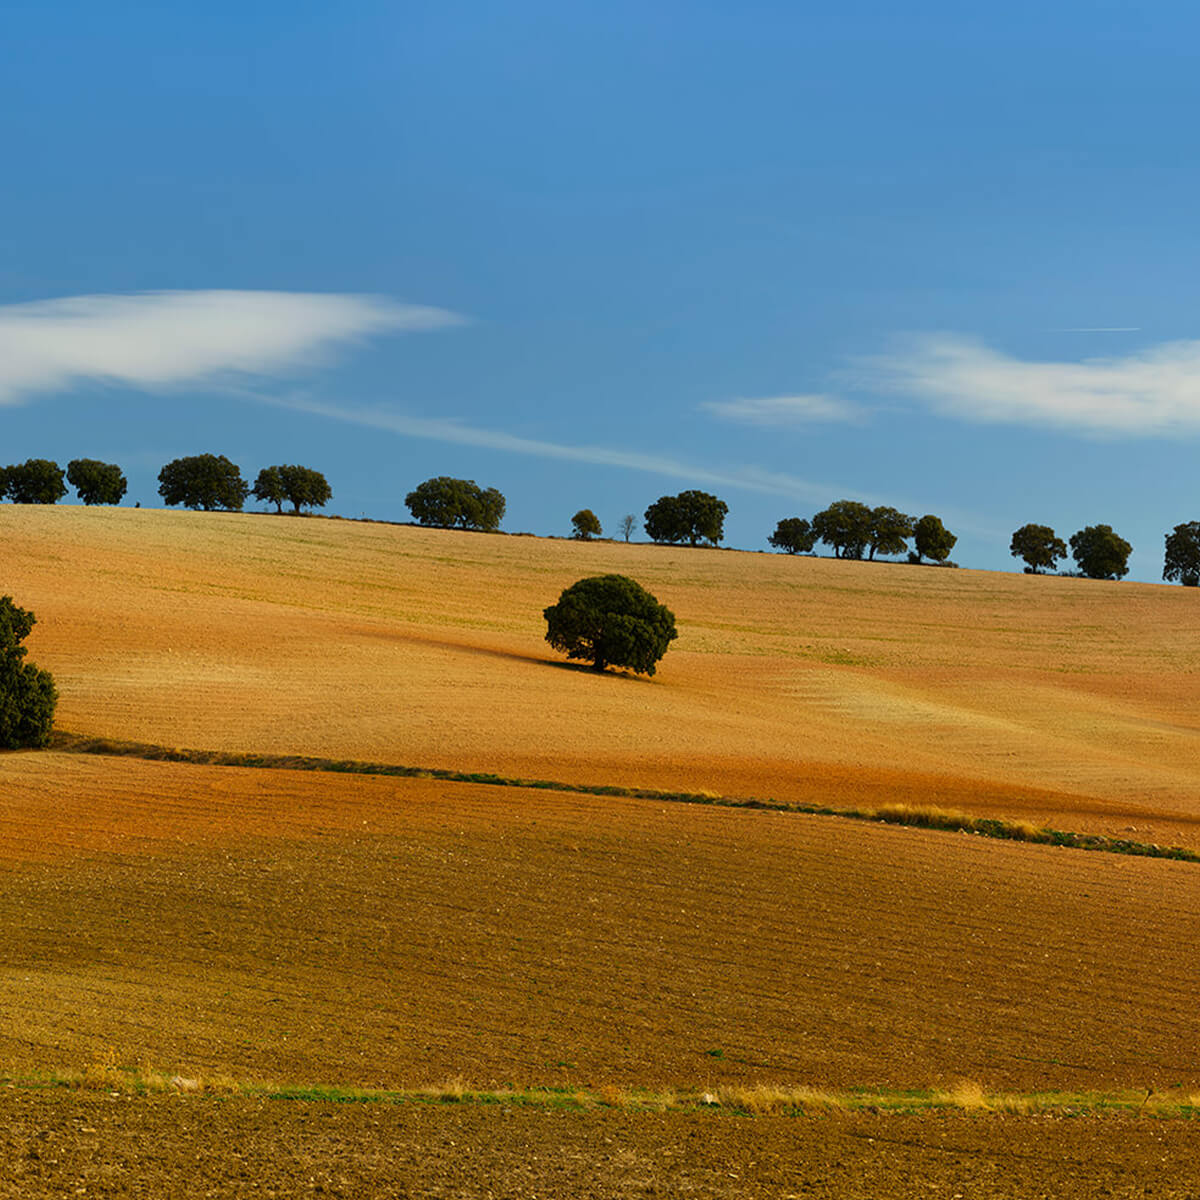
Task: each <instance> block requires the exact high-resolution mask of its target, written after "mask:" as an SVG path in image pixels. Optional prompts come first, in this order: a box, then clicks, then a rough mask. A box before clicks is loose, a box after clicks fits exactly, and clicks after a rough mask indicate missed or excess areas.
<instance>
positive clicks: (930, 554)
mask: <svg viewBox="0 0 1200 1200" xmlns="http://www.w3.org/2000/svg"><path fill="white" fill-rule="evenodd" d="M957 541H958V538H956V537H955V536H954V534H952V533H951V532H950V530H948V529H947V528H946V527H945V525H943V524H942V519H941V517H935V516H934V515H933V514H932V513H926V514H925V516H923V517H922V518H921V519H920V520H919V521H917V522H916V523H915V524H914V525H913V545H914V546H915V547H916V551H917V562H920V561H921V559H922V558H931V559H933V561H934V562H945V561H946V559H948V558H949V557H950V551H951V550H953V549H954V545H955V543H956V542H957Z"/></svg>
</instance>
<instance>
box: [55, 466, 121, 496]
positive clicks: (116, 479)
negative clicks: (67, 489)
mask: <svg viewBox="0 0 1200 1200" xmlns="http://www.w3.org/2000/svg"><path fill="white" fill-rule="evenodd" d="M67 482H68V483H69V484H70V485H71V486H72V487H73V488H74V489H75V492H76V495H78V496H79V499H80V500H82V501H83V502H84V504H120V503H121V497H122V496H124V495H125V489H126V488H127V487H128V483H127V482H126V480H125V474H124V472H123V471H122V470H121V468H120V467H118V466H117V464H116V463H105V462H98V461H97V460H96V459H94V458H73V459H72V460H71V461H70V462H69V463H67Z"/></svg>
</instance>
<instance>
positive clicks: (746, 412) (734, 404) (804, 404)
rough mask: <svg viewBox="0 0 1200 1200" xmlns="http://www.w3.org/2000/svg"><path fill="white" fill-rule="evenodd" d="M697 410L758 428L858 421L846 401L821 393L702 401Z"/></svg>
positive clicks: (855, 410)
mask: <svg viewBox="0 0 1200 1200" xmlns="http://www.w3.org/2000/svg"><path fill="white" fill-rule="evenodd" d="M700 407H701V408H702V409H703V410H704V411H705V412H710V413H712V414H713V415H714V416H716V417H720V418H721V419H722V420H724V421H736V422H738V423H739V424H742V425H755V426H758V427H759V428H762V429H792V428H798V427H800V426H804V425H811V424H813V423H814V422H821V421H850V422H857V421H859V420H860V419H861V414H860V412H859V410H858V409H857V408H856V407H855V406H854V405H852V404H850V403H849V402H848V401H845V400H842V399H841V398H840V397H838V396H830V395H828V394H826V393H824V392H820V393H805V394H800V395H794V396H744V397H739V398H737V399H735V400H705V401H703V402H702V403H701V405H700Z"/></svg>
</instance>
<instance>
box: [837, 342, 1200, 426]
mask: <svg viewBox="0 0 1200 1200" xmlns="http://www.w3.org/2000/svg"><path fill="white" fill-rule="evenodd" d="M865 365H866V367H867V369H868V378H867V379H864V380H862V381H861V382H863V383H866V384H868V385H869V386H873V387H876V388H879V389H882V390H889V391H895V392H902V393H904V394H906V395H909V396H912V397H913V398H915V399H916V400H918V401H920V402H922V403H925V404H928V405H929V406H930V407H932V408H933V409H935V410H936V411H938V412H941V413H944V414H946V415H949V416H954V417H960V418H965V419H967V420H972V421H985V422H995V423H1009V424H1024V425H1043V426H1050V427H1052V428H1057V429H1066V430H1072V431H1076V432H1082V433H1092V434H1123V435H1133V436H1145V437H1150V436H1170V435H1172V434H1180V433H1197V432H1200V341H1180V342H1165V343H1163V344H1161V345H1158V346H1152V347H1150V348H1149V349H1146V350H1143V351H1140V352H1138V353H1136V354H1129V355H1125V356H1123V357H1106V358H1088V359H1084V360H1083V361H1081V362H1035V361H1027V360H1024V359H1020V358H1015V357H1013V356H1012V355H1008V354H1004V353H1002V352H1001V351H998V350H993V349H992V348H991V347H990V346H987V345H985V344H984V343H983V342H982V341H980V340H978V339H976V338H970V337H965V336H963V335H960V334H948V333H939V334H926V335H921V336H917V337H913V338H910V339H908V340H907V341H904V342H901V343H899V344H898V346H897V348H896V349H895V350H894V351H893V352H891V353H888V354H882V355H877V356H875V357H873V358H870V359H868V360H866V361H865Z"/></svg>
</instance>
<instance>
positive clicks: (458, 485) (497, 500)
mask: <svg viewBox="0 0 1200 1200" xmlns="http://www.w3.org/2000/svg"><path fill="white" fill-rule="evenodd" d="M404 503H405V504H407V505H408V508H409V511H410V512H411V513H412V515H413V516H414V517H415V518H416V519H417V521H419V522H420V523H421V524H422V525H436V526H439V527H440V528H442V529H482V530H483V531H484V532H485V533H491V532H492V531H493V530H496V529H499V528H500V521H501V519H502V518H503V517H504V497H503V496H502V495H501V494H500V493H499V492H498V491H496V489H495V488H481V487H480V486H479V484H477V483H476V482H475V480H473V479H451V478H450V476H449V475H438V476H437V477H436V478H434V479H427V480H425V482H424V483H420V484H418V485H417V486H416V487H415V488H414V489H413V490H412V491H411V492H409V493H408V495H407V496H405V497H404Z"/></svg>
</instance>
